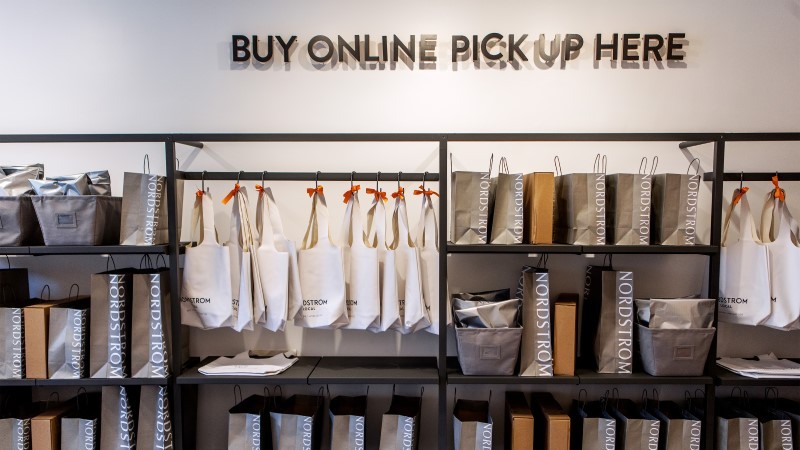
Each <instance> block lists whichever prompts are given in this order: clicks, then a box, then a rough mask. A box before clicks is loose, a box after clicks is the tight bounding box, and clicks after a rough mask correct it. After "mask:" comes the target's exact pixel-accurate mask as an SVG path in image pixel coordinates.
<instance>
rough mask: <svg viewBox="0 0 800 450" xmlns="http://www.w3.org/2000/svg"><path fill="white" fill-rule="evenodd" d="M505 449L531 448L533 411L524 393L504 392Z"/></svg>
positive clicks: (528, 449) (524, 449) (521, 449)
mask: <svg viewBox="0 0 800 450" xmlns="http://www.w3.org/2000/svg"><path fill="white" fill-rule="evenodd" d="M505 421H506V430H505V437H506V438H505V448H506V450H530V449H532V448H533V413H532V412H531V407H530V406H529V405H528V401H527V400H526V399H525V394H523V393H522V392H506V419H505Z"/></svg>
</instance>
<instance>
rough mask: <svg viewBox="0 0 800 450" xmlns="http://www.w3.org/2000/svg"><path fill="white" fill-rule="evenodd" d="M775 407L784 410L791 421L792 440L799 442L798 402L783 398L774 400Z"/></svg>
mask: <svg viewBox="0 0 800 450" xmlns="http://www.w3.org/2000/svg"><path fill="white" fill-rule="evenodd" d="M775 409H777V410H779V411H782V412H784V413H785V414H786V415H788V416H789V419H790V420H791V421H792V442H793V443H794V445H798V443H800V403H797V402H795V401H792V400H787V399H785V398H779V399H778V400H777V401H776V404H775Z"/></svg>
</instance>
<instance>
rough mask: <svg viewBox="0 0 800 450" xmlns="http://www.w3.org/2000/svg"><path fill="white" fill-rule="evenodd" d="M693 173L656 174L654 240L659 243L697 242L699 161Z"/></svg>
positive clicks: (654, 184)
mask: <svg viewBox="0 0 800 450" xmlns="http://www.w3.org/2000/svg"><path fill="white" fill-rule="evenodd" d="M695 161H698V165H697V170H698V172H696V173H694V174H689V173H688V170H687V173H685V174H677V173H661V174H657V175H653V189H652V190H653V216H652V228H651V240H650V241H651V243H653V244H660V245H695V244H697V212H698V207H699V205H698V197H699V195H698V194H699V192H700V181H702V175H700V174H699V170H700V165H699V160H693V161H692V162H691V163H690V167H689V168H690V169H691V165H693V164H694V162H695Z"/></svg>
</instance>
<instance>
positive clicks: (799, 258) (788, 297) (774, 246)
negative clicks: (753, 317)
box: [761, 188, 800, 330]
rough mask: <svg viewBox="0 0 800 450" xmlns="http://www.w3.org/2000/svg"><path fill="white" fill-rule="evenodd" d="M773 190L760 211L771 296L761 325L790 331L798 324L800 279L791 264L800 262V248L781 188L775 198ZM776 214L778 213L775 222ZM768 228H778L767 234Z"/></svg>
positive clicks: (799, 320)
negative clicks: (765, 318)
mask: <svg viewBox="0 0 800 450" xmlns="http://www.w3.org/2000/svg"><path fill="white" fill-rule="evenodd" d="M777 189H780V188H777ZM775 192H776V190H774V189H773V191H772V192H770V193H769V194H768V195H767V201H766V203H765V204H764V208H763V209H762V213H761V238H762V240H763V241H764V243H765V246H766V247H767V257H768V264H769V287H770V297H771V299H772V305H771V311H770V315H769V317H768V318H767V320H765V321H764V323H763V325H764V326H768V327H770V328H775V329H779V330H791V329H797V328H798V327H799V326H800V279H798V277H796V276H795V272H794V271H793V270H792V267H798V265H800V247H798V246H797V245H795V241H794V239H796V237H795V238H794V239H793V236H792V234H793V233H792V229H791V228H792V223H797V222H796V221H795V220H794V217H792V215H791V213H790V212H789V207H788V206H787V205H786V203H785V202H784V201H783V199H784V198H785V197H784V196H785V193H784V191H783V190H782V189H781V190H780V193H781V194H780V195H781V197H780V198H775ZM770 213H772V214H770ZM775 216H778V223H777V224H776V223H775ZM776 225H777V227H776ZM770 229H772V230H773V231H774V230H776V229H777V231H776V232H775V233H770ZM772 234H774V237H773V236H772Z"/></svg>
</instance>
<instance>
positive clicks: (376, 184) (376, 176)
mask: <svg viewBox="0 0 800 450" xmlns="http://www.w3.org/2000/svg"><path fill="white" fill-rule="evenodd" d="M380 181H381V171H380V170H379V171H378V173H377V175H375V192H380V189H378V183H379V182H380Z"/></svg>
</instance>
